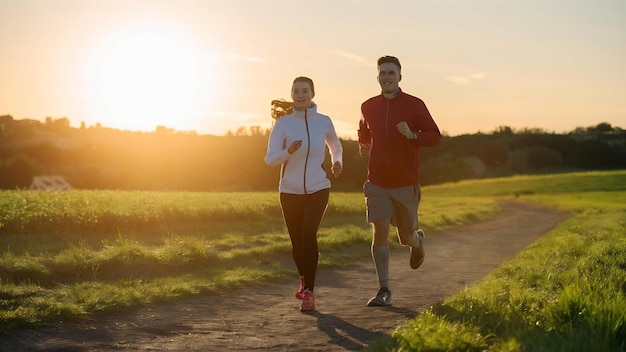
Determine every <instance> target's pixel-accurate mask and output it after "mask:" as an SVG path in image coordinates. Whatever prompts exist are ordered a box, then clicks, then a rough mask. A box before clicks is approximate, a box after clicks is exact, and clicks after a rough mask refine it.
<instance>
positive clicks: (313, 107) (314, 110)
mask: <svg viewBox="0 0 626 352" xmlns="http://www.w3.org/2000/svg"><path fill="white" fill-rule="evenodd" d="M304 112H305V111H304V110H302V111H297V110H295V109H294V110H293V111H292V112H291V115H293V116H294V117H304ZM316 113H317V104H315V102H311V106H309V107H308V108H307V109H306V115H307V116H311V115H313V114H316Z"/></svg>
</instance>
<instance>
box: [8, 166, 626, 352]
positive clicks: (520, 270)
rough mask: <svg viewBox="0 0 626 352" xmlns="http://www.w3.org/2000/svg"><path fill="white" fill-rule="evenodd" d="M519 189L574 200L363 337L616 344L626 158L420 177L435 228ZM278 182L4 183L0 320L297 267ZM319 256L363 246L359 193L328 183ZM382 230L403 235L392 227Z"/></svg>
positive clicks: (472, 215)
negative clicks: (546, 227) (574, 167)
mask: <svg viewBox="0 0 626 352" xmlns="http://www.w3.org/2000/svg"><path fill="white" fill-rule="evenodd" d="M502 198H509V199H518V200H520V201H524V202H532V203H537V204H542V205H548V206H553V207H558V208H562V209H567V210H569V211H570V212H571V213H572V214H573V216H572V218H570V219H569V220H567V221H566V222H564V223H562V224H560V225H559V226H558V227H557V228H556V229H555V230H553V231H552V232H551V233H549V234H547V235H546V236H543V237H542V238H541V239H539V240H538V241H536V242H535V243H534V244H532V245H531V246H529V247H528V248H527V249H525V250H524V251H523V252H521V253H519V254H518V255H517V256H516V258H514V259H513V260H511V261H509V262H507V263H505V264H503V265H502V266H501V267H499V268H497V269H496V270H494V271H493V272H492V273H491V274H490V275H489V276H487V277H486V278H484V279H483V280H481V281H480V282H478V283H477V284H474V285H472V286H470V287H468V288H467V289H466V290H464V291H462V292H459V293H457V294H455V295H454V296H452V297H449V298H448V299H447V300H445V301H444V302H442V303H440V304H438V305H436V306H433V307H430V308H429V309H427V310H425V311H423V312H421V314H419V315H418V317H417V318H416V319H415V320H413V321H411V322H409V323H408V324H407V325H405V326H401V327H399V328H398V329H397V331H396V332H395V333H394V334H393V336H391V337H389V338H387V339H383V340H381V341H378V342H377V343H375V344H373V345H372V346H370V347H368V350H371V351H379V350H380V351H405V350H416V351H457V350H458V351H483V350H489V351H587V350H594V351H622V350H624V349H626V313H625V312H626V298H625V296H626V236H625V234H626V172H625V171H616V172H589V173H572V174H558V175H544V176H523V177H522V176H519V177H511V178H501V179H491V180H480V181H464V182H458V183H454V184H446V185H441V186H432V187H425V188H424V189H423V202H422V204H421V205H420V224H421V226H422V227H424V228H425V229H426V230H427V231H432V230H441V229H445V228H449V227H451V226H455V225H458V224H463V223H470V222H474V221H478V220H481V219H486V218H489V217H492V216H494V215H496V214H497V212H498V211H499V209H498V207H497V200H498V199H502ZM280 214H281V213H280V207H279V205H278V196H277V194H275V193H179V192H172V193H167V192H165V193H164V192H111V191H72V192H56V193H54V192H53V193H45V192H28V191H3V192H0V280H1V282H0V329H2V330H4V331H10V330H12V329H15V328H18V327H34V326H39V325H42V324H46V323H49V322H52V321H55V320H58V319H65V320H67V319H69V318H71V317H74V316H79V315H82V314H89V313H92V312H97V311H104V310H112V309H121V308H124V307H128V306H134V305H141V304H145V303H150V302H160V301H165V300H172V299H176V298H179V297H183V296H189V295H194V294H198V293H201V292H208V291H212V290H217V289H220V288H223V287H237V286H243V285H246V284H247V283H251V282H258V281H262V280H272V279H274V278H276V277H279V276H282V275H294V274H295V268H294V266H293V264H292V263H291V258H290V243H289V238H288V235H287V233H286V231H285V228H284V225H283V222H282V218H281V215H280ZM319 241H320V250H321V252H322V257H321V262H320V264H321V265H324V266H333V265H345V264H348V263H350V262H352V261H354V260H356V259H365V258H368V257H369V251H368V249H367V248H369V243H370V241H371V229H370V227H369V225H367V224H366V223H365V207H364V200H363V196H362V194H360V193H335V192H333V193H331V200H330V204H329V208H328V211H327V214H326V217H325V218H324V221H323V223H322V226H321V228H320V231H319ZM390 243H392V244H393V245H397V241H396V240H395V238H394V236H390Z"/></svg>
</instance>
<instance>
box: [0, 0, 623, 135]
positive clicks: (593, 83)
mask: <svg viewBox="0 0 626 352" xmlns="http://www.w3.org/2000/svg"><path fill="white" fill-rule="evenodd" d="M381 55H394V56H397V57H398V58H399V59H400V61H401V63H402V66H403V68H402V75H403V79H402V81H401V82H400V86H401V87H402V89H403V90H404V91H405V92H408V93H410V94H413V95H416V96H418V97H420V98H422V99H423V100H424V101H425V102H426V105H427V106H428V108H429V110H430V112H431V114H432V115H433V117H434V118H435V120H436V122H437V123H438V125H439V127H440V129H441V130H442V131H444V132H446V133H448V134H449V135H453V136H454V135H459V134H465V133H476V132H479V131H481V132H491V131H493V130H494V129H496V128H497V127H499V126H509V127H512V128H515V129H520V128H526V127H528V128H541V129H545V130H548V131H554V132H557V133H559V132H567V131H571V130H573V129H574V128H576V127H588V126H595V125H596V124H598V123H600V122H608V123H611V124H612V125H613V126H616V127H622V128H626V1H624V0H587V1H581V0H549V1H548V0H536V1H535V0H519V1H513V0H510V1H507V0H471V1H470V0H431V1H421V0H403V1H392V0H386V1H385V0H381V1H374V0H351V1H347V0H316V1H289V0H285V1H277V0H232V1H225V0H220V1H213V0H204V1H203V0H168V1H165V0H159V1H157V0H153V1H150V0H0V115H4V114H9V115H12V116H13V117H14V118H15V119H24V118H30V119H37V120H43V119H45V118H46V117H52V118H61V117H67V118H68V119H69V120H70V122H71V125H72V126H73V127H79V126H80V124H81V122H84V123H85V124H86V125H87V126H91V125H94V124H96V123H100V124H102V125H103V126H105V127H113V128H119V129H128V130H143V131H153V130H154V129H155V127H156V126H157V125H161V126H165V127H169V128H174V129H176V130H179V131H188V130H196V131H197V132H198V133H201V134H218V135H221V134H223V133H224V132H225V131H227V130H229V129H230V130H233V131H234V130H236V129H237V128H239V127H241V126H250V125H257V126H263V127H269V126H271V122H272V120H271V117H270V114H269V112H270V101H271V100H272V99H275V98H285V99H290V88H291V82H292V80H293V78H295V77H296V76H308V77H310V78H312V79H313V80H314V81H315V90H316V97H315V98H314V101H316V103H317V104H318V106H319V107H318V110H319V111H320V112H322V113H325V114H327V115H330V116H331V118H333V120H334V122H335V126H336V128H337V130H338V132H339V134H340V135H341V136H343V137H346V138H355V137H356V127H357V123H358V120H359V117H360V104H361V103H362V102H363V101H364V100H365V99H367V98H369V97H371V96H373V95H377V94H379V93H380V88H379V86H378V83H377V82H376V64H375V62H376V59H377V58H378V57H379V56H381Z"/></svg>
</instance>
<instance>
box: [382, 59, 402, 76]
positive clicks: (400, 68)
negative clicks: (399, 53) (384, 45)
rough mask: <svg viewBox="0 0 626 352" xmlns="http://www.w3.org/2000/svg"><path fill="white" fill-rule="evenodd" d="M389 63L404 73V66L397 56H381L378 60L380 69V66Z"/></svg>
mask: <svg viewBox="0 0 626 352" xmlns="http://www.w3.org/2000/svg"><path fill="white" fill-rule="evenodd" d="M388 62H390V63H392V64H394V65H396V66H398V72H400V71H402V65H400V60H398V58H397V57H395V56H389V55H386V56H381V57H380V58H379V59H378V67H380V65H382V64H386V63H388Z"/></svg>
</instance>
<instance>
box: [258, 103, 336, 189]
mask: <svg viewBox="0 0 626 352" xmlns="http://www.w3.org/2000/svg"><path fill="white" fill-rule="evenodd" d="M297 140H302V146H301V147H300V149H298V150H296V151H295V152H294V153H293V154H289V152H288V151H287V149H288V148H289V146H290V145H291V143H292V142H294V141H297ZM326 146H328V150H329V152H330V156H331V164H332V163H334V162H335V161H339V162H340V163H341V164H342V166H343V160H342V155H343V148H342V146H341V142H339V138H337V133H336V132H335V126H334V125H333V122H332V120H331V119H330V117H328V116H326V115H322V114H320V113H318V112H317V105H315V103H312V104H311V107H309V108H308V109H306V110H305V111H296V110H294V111H293V112H292V113H291V114H288V115H285V116H283V117H281V118H280V119H278V120H277V121H276V123H275V124H274V128H272V132H271V134H270V139H269V142H268V146H267V154H266V155H265V163H267V164H268V165H270V166H277V165H281V164H282V167H281V176H280V183H279V186H278V189H279V191H280V192H282V193H292V194H310V193H314V192H317V191H319V190H321V189H325V188H330V180H329V179H328V177H326V171H325V170H324V168H323V163H324V158H325V155H326V154H325V153H326Z"/></svg>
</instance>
